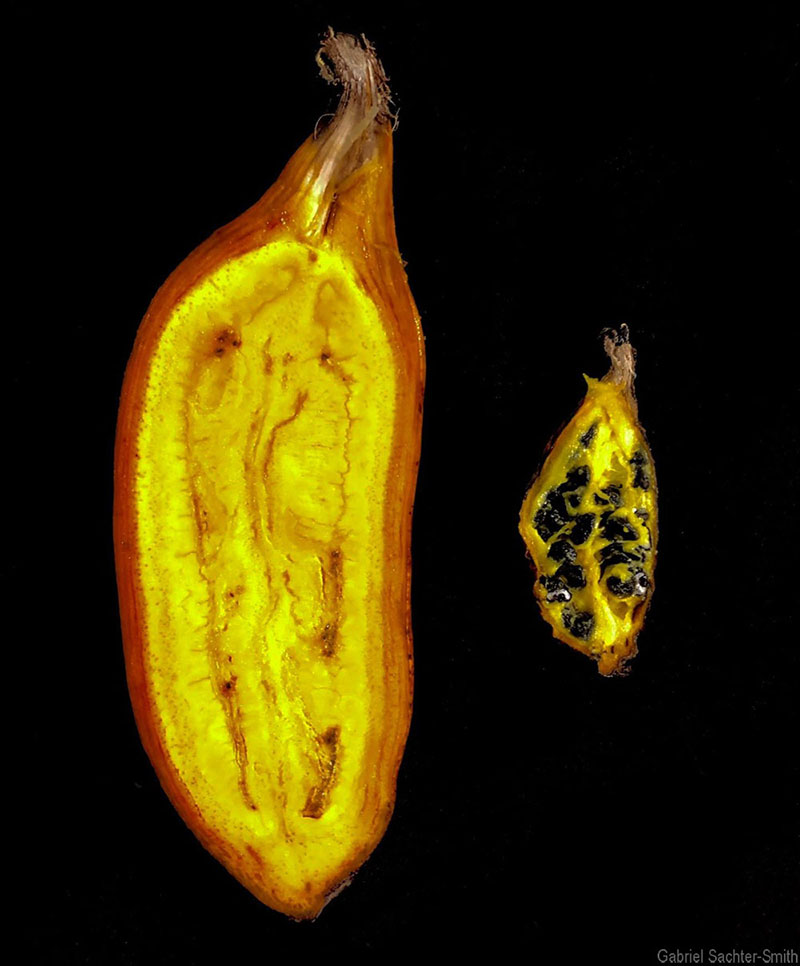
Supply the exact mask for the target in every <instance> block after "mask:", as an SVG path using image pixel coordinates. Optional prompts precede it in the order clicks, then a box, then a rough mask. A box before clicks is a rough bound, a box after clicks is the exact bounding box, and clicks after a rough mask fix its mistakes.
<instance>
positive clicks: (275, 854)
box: [135, 239, 405, 897]
mask: <svg viewBox="0 0 800 966" xmlns="http://www.w3.org/2000/svg"><path fill="white" fill-rule="evenodd" d="M395 379H396V366H395V362H394V359H393V354H392V347H391V346H390V345H389V343H388V340H387V336H386V327H385V326H384V325H383V324H382V323H381V319H380V317H379V314H378V310H377V309H376V307H375V305H374V303H373V302H372V301H371V299H370V298H369V297H368V296H367V294H366V293H365V292H364V290H363V289H362V288H361V287H360V286H359V284H358V282H357V280H356V278H355V273H354V271H353V269H352V267H351V266H350V264H349V262H347V261H345V260H343V259H342V258H341V257H340V256H338V255H337V254H336V252H335V251H333V250H332V249H328V250H325V249H312V248H310V247H308V246H306V245H302V244H299V243H297V242H295V241H292V240H289V239H285V240H278V241H273V242H271V243H270V244H269V245H267V246H266V247H264V248H261V249H259V250H257V251H254V252H250V253H248V254H246V255H244V256H241V257H238V258H236V259H233V260H232V261H230V262H228V263H226V264H225V265H223V266H222V267H220V268H219V269H218V270H216V271H215V272H214V273H213V274H211V275H210V276H207V277H206V278H204V279H203V280H202V281H201V282H200V283H199V285H198V286H197V287H196V288H194V289H193V290H192V291H191V292H190V293H189V295H188V296H187V297H186V298H185V299H184V300H183V301H182V302H180V303H179V304H178V306H177V307H176V308H175V310H174V311H173V313H172V315H171V316H170V318H169V320H168V322H167V325H166V328H165V330H164V332H163V335H162V336H161V338H160V340H159V342H158V344H157V346H156V348H155V350H154V354H153V356H152V361H151V364H150V369H149V375H148V385H147V390H146V396H145V406H144V411H143V418H142V423H141V428H140V431H139V435H138V440H137V446H136V449H137V456H138V459H137V463H136V476H135V505H136V513H137V533H138V550H139V553H140V555H141V567H142V571H141V579H142V585H143V591H144V594H143V597H144V605H143V606H144V613H143V614H142V615H141V620H142V621H143V624H144V627H145V640H146V644H145V648H146V649H145V654H144V665H145V676H146V679H147V680H148V682H149V685H150V692H151V693H150V698H151V701H152V703H153V705H154V716H155V719H156V721H157V722H158V729H159V731H160V735H161V741H162V744H163V748H164V752H165V756H166V758H167V760H168V761H169V762H171V763H172V765H173V766H174V767H175V771H176V773H178V774H179V775H180V780H181V781H182V782H183V784H184V785H185V786H186V788H187V790H188V794H189V796H190V798H191V799H192V801H193V802H194V804H195V805H196V806H197V808H198V809H199V811H200V812H201V814H202V820H203V823H204V824H205V825H206V826H207V827H208V828H209V829H210V830H211V832H212V834H219V836H220V839H221V840H222V841H223V842H225V843H227V845H225V846H223V847H221V848H222V851H223V852H224V851H227V852H229V853H230V857H232V858H233V859H234V860H235V861H236V862H242V863H245V864H246V865H248V864H249V871H248V872H246V875H249V876H252V878H253V879H255V880H260V885H259V881H256V884H255V885H256V889H258V888H261V889H264V888H268V889H269V890H270V894H272V895H278V896H279V897H280V896H281V895H282V894H284V893H285V894H286V895H288V896H290V895H294V894H295V893H296V892H297V891H298V890H302V887H303V883H304V881H305V880H306V878H308V879H309V880H311V881H313V883H315V884H317V883H319V882H323V881H325V880H326V877H328V876H330V875H335V874H336V872H337V870H338V869H339V868H340V866H341V865H342V863H343V862H346V861H349V860H351V859H352V856H353V854H354V852H357V851H358V850H359V848H363V849H368V848H370V847H371V845H372V844H374V841H372V837H373V830H371V829H370V828H369V822H370V821H374V820H376V819H375V816H376V814H377V815H378V816H379V817H380V818H381V819H382V818H383V817H384V816H383V813H382V812H381V809H380V807H379V806H378V805H376V804H375V802H374V801H373V800H371V798H370V796H372V798H373V799H374V798H375V796H379V797H383V796H385V795H386V794H388V791H391V789H388V790H387V789H386V788H385V787H384V786H385V785H386V781H385V779H381V777H380V775H379V774H378V772H379V771H380V769H379V767H378V766H379V765H380V763H381V761H382V755H383V754H384V751H385V754H386V758H387V760H389V761H391V760H392V756H393V754H394V752H395V749H396V746H397V743H398V741H402V737H404V735H403V736H402V737H401V738H399V739H398V736H397V735H393V734H388V735H387V734H385V733H382V732H381V728H380V726H379V725H378V724H377V722H379V721H380V720H382V719H383V718H384V717H385V712H384V708H385V704H386V702H387V701H389V700H390V699H391V697H392V696H391V695H387V689H388V688H389V687H390V686H391V685H390V683H389V682H387V681H386V680H384V678H385V676H386V672H385V666H384V664H385V662H384V661H383V653H384V649H386V648H390V647H397V646H398V644H397V642H392V641H389V640H386V637H387V631H386V628H385V626H384V623H385V602H384V601H383V600H382V598H383V596H384V586H383V580H384V559H383V558H384V541H385V537H384V520H383V509H382V508H383V507H384V505H385V499H386V497H385V491H386V486H387V473H388V468H389V463H390V450H391V445H392V438H393V421H394V416H395V399H396V386H395ZM400 647H401V648H403V649H404V648H405V642H404V641H403V642H402V643H401V644H400ZM395 697H396V696H395ZM384 743H385V744H386V745H387V746H388V747H387V748H386V749H384V748H383V744H384ZM367 763H370V764H367ZM387 767H391V766H390V765H389V766H387ZM364 815H367V816H370V818H369V819H368V820H367V819H365V818H364ZM256 856H257V857H258V858H256ZM307 888H310V886H308V887H307Z"/></svg>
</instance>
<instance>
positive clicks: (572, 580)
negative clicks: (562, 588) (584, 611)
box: [556, 563, 586, 590]
mask: <svg viewBox="0 0 800 966" xmlns="http://www.w3.org/2000/svg"><path fill="white" fill-rule="evenodd" d="M556 577H560V578H561V579H562V580H563V581H564V583H565V584H566V585H567V586H568V587H572V588H573V589H576V590H580V588H581V587H585V586H586V577H585V576H584V574H583V567H581V566H580V564H574V563H565V564H562V565H561V566H560V567H559V568H558V570H557V571H556Z"/></svg>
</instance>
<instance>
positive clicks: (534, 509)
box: [520, 377, 657, 673]
mask: <svg viewBox="0 0 800 966" xmlns="http://www.w3.org/2000/svg"><path fill="white" fill-rule="evenodd" d="M586 381H587V384H588V386H589V391H588V393H587V395H586V399H585V400H584V402H583V404H582V406H581V408H580V409H579V410H578V412H577V414H576V415H575V417H574V418H573V420H572V421H571V422H570V423H569V425H568V426H567V427H566V428H565V429H564V431H563V432H562V434H561V436H560V437H559V439H558V441H557V442H556V444H555V446H554V447H553V449H552V451H551V453H550V455H549V456H548V458H547V460H546V462H545V464H544V467H543V468H542V471H541V473H540V474H539V476H538V478H537V479H536V480H535V481H534V484H533V486H532V487H531V489H530V490H529V492H528V495H527V496H526V498H525V502H524V504H523V507H522V512H521V515H520V531H521V533H522V536H523V538H524V539H525V543H526V545H527V547H528V551H529V553H530V555H531V558H532V560H533V563H534V565H535V568H536V572H537V581H536V585H535V594H536V598H537V600H538V602H539V605H540V608H541V611H542V614H543V616H544V617H545V619H546V620H547V621H548V623H549V624H550V625H551V626H552V627H553V633H554V635H555V636H556V637H558V638H559V639H560V640H563V641H565V642H566V643H568V644H570V645H571V646H573V647H575V648H577V649H578V650H581V651H583V652H584V653H586V654H588V655H590V656H592V657H594V658H595V659H596V660H598V661H599V663H600V670H601V672H603V673H612V672H613V671H615V670H618V669H619V667H620V665H621V663H622V662H623V661H624V660H626V659H627V658H628V657H631V656H632V655H633V653H635V638H636V634H637V632H638V630H639V628H640V626H641V624H642V621H643V619H644V612H645V610H646V605H647V603H648V601H649V598H650V595H651V592H652V578H653V569H654V565H655V552H656V546H655V543H656V537H657V506H656V487H655V476H654V470H653V464H652V458H651V456H650V451H649V449H648V447H647V443H646V441H645V439H644V436H643V434H642V432H641V429H640V428H639V426H638V423H637V421H636V418H635V415H634V413H633V412H632V410H631V407H630V404H629V403H628V400H627V398H626V395H625V393H624V392H623V390H622V388H621V387H620V386H618V385H616V384H614V383H611V382H604V381H600V380H596V379H591V378H589V377H586ZM582 437H583V439H584V440H588V444H585V443H584V442H583V441H582ZM632 460H633V461H634V462H633V463H632V462H631V461H632ZM637 463H638V464H639V465H640V469H641V475H640V476H639V477H638V478H637V475H636V470H637ZM581 467H583V468H586V470H587V471H588V474H589V477H590V479H589V482H588V484H587V485H585V486H583V487H580V488H579V489H577V490H572V491H569V490H567V491H563V490H562V493H561V495H562V496H563V497H564V498H565V500H566V507H567V512H568V514H569V517H570V519H569V520H568V521H566V522H565V525H564V526H562V527H560V528H559V527H558V521H555V522H551V523H550V526H549V527H548V528H547V529H543V528H541V527H540V528H538V529H537V526H536V520H537V513H539V512H540V511H542V510H543V509H544V510H545V511H546V508H547V502H548V494H550V493H552V492H553V491H554V490H557V489H558V488H559V487H560V486H562V485H563V484H564V482H565V481H566V479H567V474H568V473H569V472H570V471H576V470H577V469H578V468H581ZM637 479H638V482H639V484H640V485H638V486H636V485H634V483H635V482H636V481H637ZM643 481H644V485H642V482H643ZM609 490H612V491H615V492H616V493H617V494H618V496H615V497H614V499H613V500H612V498H611V497H610V496H609V492H608V491H609ZM596 497H597V498H596ZM570 499H572V500H573V501H574V502H569V501H570ZM604 513H606V514H609V513H610V514H611V515H612V516H613V517H614V519H615V520H617V521H620V522H621V523H624V524H626V525H627V526H628V527H629V528H630V530H629V532H628V533H625V534H624V536H631V537H633V538H632V539H622V538H621V537H620V536H619V531H617V536H615V537H609V535H608V534H607V533H606V534H604V533H603V530H602V529H601V525H602V515H603V514H604ZM589 514H591V515H592V517H593V520H592V527H591V531H590V535H589V536H588V539H586V540H585V542H575V543H573V542H572V541H570V539H569V537H570V535H571V532H572V531H573V528H574V527H575V526H576V523H575V522H573V518H576V517H579V516H587V515H589ZM540 519H541V518H540ZM551 520H552V518H551ZM546 524H547V518H545V525H546ZM634 535H635V536H634ZM558 541H566V542H567V543H568V544H569V546H570V547H572V548H573V549H574V554H575V560H574V561H564V560H563V559H562V560H557V559H553V556H548V552H549V551H550V550H551V549H552V547H553V544H554V543H556V542H558ZM614 543H616V544H619V545H620V546H621V548H622V550H623V551H624V552H625V553H628V554H631V555H635V556H637V557H639V558H641V559H640V560H638V561H636V562H633V563H628V562H626V563H616V564H612V565H610V566H607V567H606V568H605V570H603V559H604V558H603V553H604V551H605V552H606V554H607V557H606V559H608V553H609V552H608V549H607V548H609V545H610V544H614ZM564 562H567V563H573V564H574V565H577V566H578V567H580V568H581V571H582V575H583V579H585V581H586V586H585V587H583V588H581V587H578V586H567V587H566V593H565V592H564V591H563V590H559V589H558V588H556V589H555V590H553V589H552V584H551V585H550V588H551V589H550V599H548V586H547V585H543V582H542V578H543V577H544V578H555V575H556V574H557V572H558V571H559V569H560V568H561V566H562V563H564ZM636 573H642V574H644V577H643V578H639V580H640V581H641V583H640V585H639V586H638V592H637V593H633V594H630V595H628V596H619V595H617V594H614V593H612V592H611V591H610V589H609V579H611V580H612V585H613V581H614V580H617V581H619V582H626V581H630V580H632V579H634V575H635V574H636ZM556 579H557V578H556ZM617 586H619V585H617ZM566 594H568V595H569V600H567V601H564V600H563V599H560V598H563V597H564V596H566ZM576 615H578V616H580V615H582V618H583V619H582V620H579V621H578V622H577V623H575V617H576ZM587 615H588V616H587ZM570 623H572V629H571V628H570V627H569V626H567V625H569V624H570ZM576 630H577V631H578V633H575V631H576Z"/></svg>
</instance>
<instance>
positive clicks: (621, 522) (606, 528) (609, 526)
mask: <svg viewBox="0 0 800 966" xmlns="http://www.w3.org/2000/svg"><path fill="white" fill-rule="evenodd" d="M602 531H603V536H604V537H605V538H606V539H607V540H638V539H639V533H638V531H636V530H634V529H633V527H632V526H631V525H630V521H629V520H628V519H627V518H626V517H609V519H608V520H605V521H604V522H603V525H602Z"/></svg>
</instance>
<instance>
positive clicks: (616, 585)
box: [606, 576, 634, 597]
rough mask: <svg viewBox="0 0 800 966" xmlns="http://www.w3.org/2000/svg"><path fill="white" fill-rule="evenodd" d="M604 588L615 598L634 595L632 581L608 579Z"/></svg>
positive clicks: (618, 578)
mask: <svg viewBox="0 0 800 966" xmlns="http://www.w3.org/2000/svg"><path fill="white" fill-rule="evenodd" d="M606 587H608V589H609V590H610V591H611V593H612V594H613V595H614V596H615V597H630V596H632V595H633V593H634V587H633V581H632V580H622V579H621V578H620V577H614V576H612V577H609V578H608V580H607V581H606Z"/></svg>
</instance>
